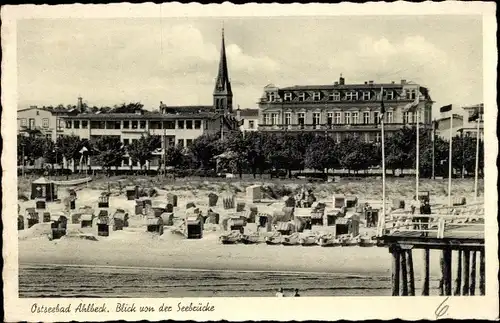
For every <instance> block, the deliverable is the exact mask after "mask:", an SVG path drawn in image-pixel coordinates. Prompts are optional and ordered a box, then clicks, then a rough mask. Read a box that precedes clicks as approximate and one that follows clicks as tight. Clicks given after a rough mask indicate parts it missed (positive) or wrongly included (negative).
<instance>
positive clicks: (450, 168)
mask: <svg viewBox="0 0 500 323" xmlns="http://www.w3.org/2000/svg"><path fill="white" fill-rule="evenodd" d="M452 147H453V110H452V112H451V117H450V148H449V155H448V204H449V206H452V203H451V175H452V174H451V173H452V166H451V164H452V151H451V150H452Z"/></svg>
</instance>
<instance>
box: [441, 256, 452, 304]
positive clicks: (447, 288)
mask: <svg viewBox="0 0 500 323" xmlns="http://www.w3.org/2000/svg"><path fill="white" fill-rule="evenodd" d="M443 256H444V274H445V275H444V294H445V295H447V296H448V295H449V296H451V295H452V294H451V284H452V283H451V261H452V258H451V250H450V249H445V250H444V251H443Z"/></svg>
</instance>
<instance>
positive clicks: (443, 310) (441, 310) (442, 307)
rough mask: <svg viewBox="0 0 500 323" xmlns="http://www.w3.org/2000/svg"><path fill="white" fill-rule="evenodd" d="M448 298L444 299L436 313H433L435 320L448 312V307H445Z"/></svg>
mask: <svg viewBox="0 0 500 323" xmlns="http://www.w3.org/2000/svg"><path fill="white" fill-rule="evenodd" d="M448 298H450V297H446V298H445V299H444V301H443V302H442V303H441V304H439V306H438V307H437V308H436V311H435V312H434V314H436V320H437V319H439V318H440V317H442V316H443V315H445V314H446V313H447V312H448V308H450V307H449V306H448V305H445V303H446V301H447V300H448Z"/></svg>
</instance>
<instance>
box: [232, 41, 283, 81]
mask: <svg viewBox="0 0 500 323" xmlns="http://www.w3.org/2000/svg"><path fill="white" fill-rule="evenodd" d="M226 53H227V56H228V59H230V60H231V62H232V63H231V69H232V70H234V71H236V72H240V71H243V72H246V73H249V74H254V73H256V72H276V71H277V70H278V69H279V63H278V62H276V61H274V60H272V59H271V58H269V57H268V56H257V57H254V56H250V55H248V54H245V53H244V52H243V50H242V49H241V48H240V47H239V46H238V45H236V44H230V45H229V46H227V48H226Z"/></svg>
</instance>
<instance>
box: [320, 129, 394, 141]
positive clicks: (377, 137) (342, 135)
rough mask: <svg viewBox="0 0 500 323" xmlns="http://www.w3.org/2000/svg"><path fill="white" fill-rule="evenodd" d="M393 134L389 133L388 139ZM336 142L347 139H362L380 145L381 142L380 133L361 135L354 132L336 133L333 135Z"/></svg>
mask: <svg viewBox="0 0 500 323" xmlns="http://www.w3.org/2000/svg"><path fill="white" fill-rule="evenodd" d="M391 135H392V134H391V133H390V132H389V133H387V137H390V136H391ZM330 136H332V137H333V138H334V139H335V141H336V142H337V143H340V142H341V141H342V140H344V139H346V138H347V137H357V138H360V139H361V140H364V141H365V142H372V143H379V142H380V138H381V136H380V132H378V131H377V132H366V133H363V134H359V133H356V132H354V133H352V132H335V133H333V134H331V135H330Z"/></svg>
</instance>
